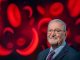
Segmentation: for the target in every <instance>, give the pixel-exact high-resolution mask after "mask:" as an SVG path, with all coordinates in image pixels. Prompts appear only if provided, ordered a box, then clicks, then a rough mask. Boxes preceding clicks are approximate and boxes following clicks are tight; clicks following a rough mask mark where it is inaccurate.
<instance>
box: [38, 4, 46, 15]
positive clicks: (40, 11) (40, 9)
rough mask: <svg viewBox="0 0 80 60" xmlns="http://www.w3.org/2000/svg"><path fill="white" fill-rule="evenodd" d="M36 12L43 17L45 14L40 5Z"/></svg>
mask: <svg viewBox="0 0 80 60" xmlns="http://www.w3.org/2000/svg"><path fill="white" fill-rule="evenodd" d="M37 10H38V12H39V13H40V14H41V15H45V13H46V12H45V9H44V8H43V7H42V6H40V5H38V6H37Z"/></svg>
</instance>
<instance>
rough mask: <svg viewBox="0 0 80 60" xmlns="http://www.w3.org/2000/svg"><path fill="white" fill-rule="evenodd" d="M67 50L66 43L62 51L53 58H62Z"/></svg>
mask: <svg viewBox="0 0 80 60" xmlns="http://www.w3.org/2000/svg"><path fill="white" fill-rule="evenodd" d="M67 52H68V45H67V44H66V45H65V46H64V48H63V49H62V51H61V52H60V53H59V54H58V55H57V56H56V57H55V59H54V60H62V58H63V57H64V56H65V55H66V54H67Z"/></svg>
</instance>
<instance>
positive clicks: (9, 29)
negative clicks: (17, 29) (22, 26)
mask: <svg viewBox="0 0 80 60" xmlns="http://www.w3.org/2000/svg"><path fill="white" fill-rule="evenodd" d="M7 31H9V32H11V33H12V34H14V31H13V29H12V28H10V27H6V28H5V29H4V31H3V34H4V33H5V32H7Z"/></svg>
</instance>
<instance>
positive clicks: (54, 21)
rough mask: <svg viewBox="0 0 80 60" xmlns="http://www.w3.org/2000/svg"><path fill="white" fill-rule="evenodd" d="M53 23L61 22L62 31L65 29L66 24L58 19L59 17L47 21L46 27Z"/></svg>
mask: <svg viewBox="0 0 80 60" xmlns="http://www.w3.org/2000/svg"><path fill="white" fill-rule="evenodd" d="M54 23H59V24H61V25H62V26H63V28H62V29H63V30H64V31H66V24H65V23H64V22H63V21H62V20H60V19H53V20H51V21H50V22H49V24H48V28H49V26H50V25H51V24H54Z"/></svg>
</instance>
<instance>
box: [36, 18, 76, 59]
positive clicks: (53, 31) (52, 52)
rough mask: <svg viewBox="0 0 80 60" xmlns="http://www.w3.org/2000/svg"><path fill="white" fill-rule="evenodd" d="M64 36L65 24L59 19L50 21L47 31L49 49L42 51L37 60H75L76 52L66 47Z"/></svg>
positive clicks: (65, 34) (65, 32)
mask: <svg viewBox="0 0 80 60" xmlns="http://www.w3.org/2000/svg"><path fill="white" fill-rule="evenodd" d="M66 36H67V31H66V24H65V23H64V22H63V21H62V20H60V19H54V20H51V21H50V22H49V24H48V30H47V40H48V42H49V43H50V45H51V47H50V48H48V49H46V50H44V51H42V52H41V53H40V54H39V55H38V58H37V60H76V56H77V55H76V51H75V50H74V49H73V48H71V47H69V46H68V45H67V43H66V42H65V39H66Z"/></svg>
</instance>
